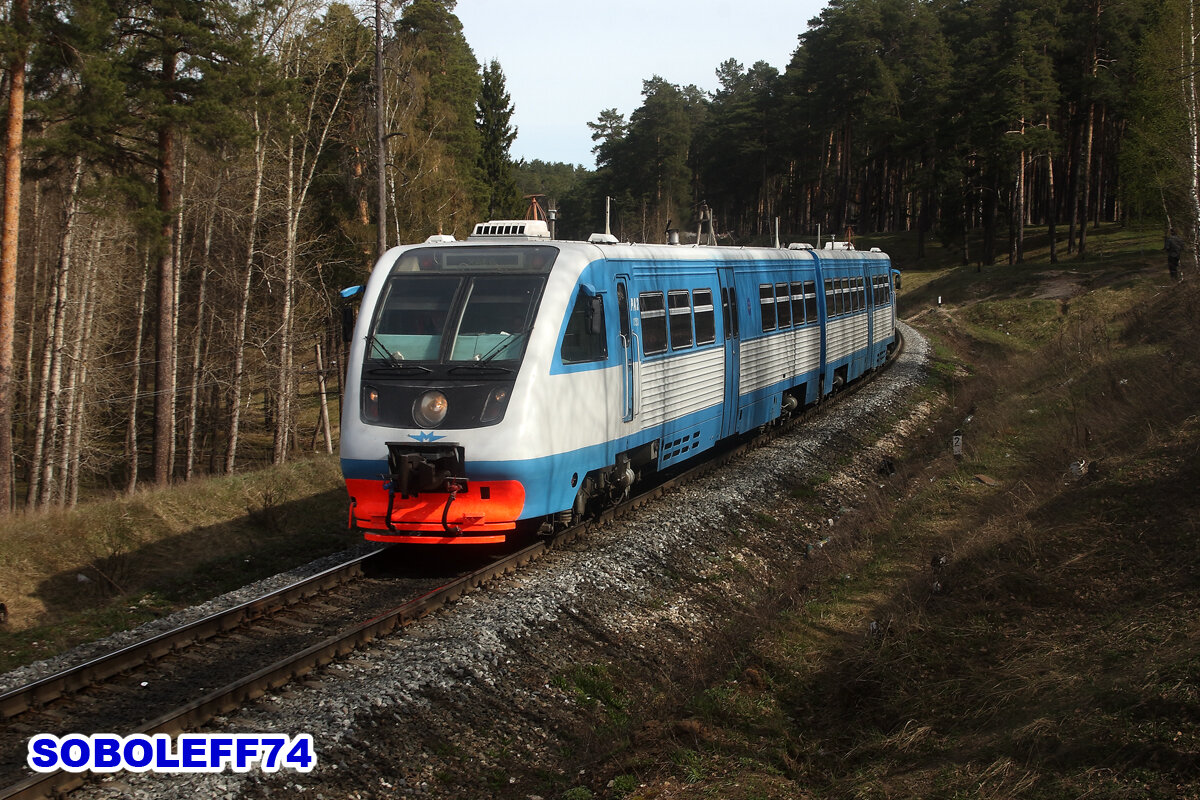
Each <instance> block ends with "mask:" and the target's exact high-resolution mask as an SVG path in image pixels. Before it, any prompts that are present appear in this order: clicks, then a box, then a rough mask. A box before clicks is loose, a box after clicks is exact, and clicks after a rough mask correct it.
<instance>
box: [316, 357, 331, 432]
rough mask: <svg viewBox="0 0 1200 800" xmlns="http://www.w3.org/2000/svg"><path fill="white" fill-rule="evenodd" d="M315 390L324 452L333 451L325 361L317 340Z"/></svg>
mask: <svg viewBox="0 0 1200 800" xmlns="http://www.w3.org/2000/svg"><path fill="white" fill-rule="evenodd" d="M317 390H318V391H319V392H320V393H321V430H322V431H324V433H325V452H326V453H330V454H332V453H333V432H332V431H331V430H330V429H329V398H328V397H326V396H325V362H324V361H322V360H321V343H320V342H317Z"/></svg>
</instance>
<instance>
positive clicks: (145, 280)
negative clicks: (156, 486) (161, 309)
mask: <svg viewBox="0 0 1200 800" xmlns="http://www.w3.org/2000/svg"><path fill="white" fill-rule="evenodd" d="M149 286H150V256H149V254H148V253H147V254H146V255H145V257H144V258H143V259H142V289H141V291H140V292H138V307H137V332H136V333H135V334H134V337H133V376H132V378H133V386H132V388H131V389H130V392H129V419H128V423H127V427H126V429H125V460H126V462H127V463H128V464H129V479H128V480H127V481H126V482H125V491H126V492H129V493H130V494H133V492H134V490H135V489H137V482H138V393H139V392H140V391H141V388H142V340H143V339H144V337H145V331H146V325H145V319H146V290H147V289H148V288H149Z"/></svg>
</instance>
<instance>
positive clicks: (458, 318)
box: [340, 219, 899, 544]
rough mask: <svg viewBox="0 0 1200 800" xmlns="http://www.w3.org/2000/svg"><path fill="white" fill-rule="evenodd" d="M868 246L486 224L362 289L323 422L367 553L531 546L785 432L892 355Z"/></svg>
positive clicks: (885, 274)
mask: <svg viewBox="0 0 1200 800" xmlns="http://www.w3.org/2000/svg"><path fill="white" fill-rule="evenodd" d="M898 282H899V272H898V271H897V270H895V269H893V268H892V265H891V261H890V259H889V257H888V256H887V255H886V254H885V253H882V252H880V251H879V250H878V249H876V248H871V249H870V250H857V249H854V248H853V246H852V245H850V244H849V243H845V242H839V243H827V244H826V246H825V247H824V248H813V247H812V246H811V245H806V244H790V245H788V246H786V247H780V246H776V247H728V246H715V245H712V246H710V245H704V246H701V245H698V244H697V245H680V244H633V243H623V242H620V241H618V240H617V239H616V238H615V237H613V236H612V235H610V234H594V235H592V236H591V237H590V238H589V239H588V241H586V242H584V241H563V240H558V239H554V238H552V237H551V234H550V230H549V227H548V225H547V223H546V222H545V221H544V220H539V219H533V220H493V221H489V222H483V223H479V224H477V225H475V226H474V228H473V230H472V231H471V233H470V234H469V235H468V237H467V238H466V239H465V240H462V241H456V240H455V239H454V238H452V237H449V236H434V237H430V239H428V240H427V241H425V242H423V243H420V244H414V245H406V246H401V247H395V248H392V249H390V250H388V251H387V252H386V253H385V254H384V255H383V256H382V257H381V258H380V259H379V261H378V263H377V264H376V266H375V267H374V269H373V271H372V273H371V276H370V278H369V279H368V281H367V283H366V284H365V286H363V287H359V288H360V289H361V291H360V292H359V295H358V296H359V307H358V313H357V320H356V321H355V322H353V334H352V336H351V340H350V343H349V355H348V362H347V372H346V389H345V397H344V401H343V407H342V421H341V453H340V455H341V466H342V472H343V475H344V478H345V483H346V490H347V493H348V495H349V498H350V501H349V502H350V508H349V525H350V527H351V528H353V529H357V530H358V531H361V532H362V534H363V535H364V536H365V537H366V539H368V540H372V541H379V542H400V543H429V544H488V543H500V542H504V541H506V540H507V539H509V538H510V537H513V536H514V535H517V534H521V535H529V534H537V533H541V534H546V533H550V532H553V531H555V530H557V529H560V528H561V527H563V526H565V525H569V524H571V523H572V522H573V521H577V520H578V519H580V518H582V517H583V516H584V515H586V514H588V513H590V512H591V511H593V510H595V509H596V508H598V507H600V506H604V505H608V504H612V503H615V502H619V501H620V500H621V498H623V497H625V496H626V495H627V494H628V493H629V491H630V488H631V487H633V486H634V485H635V484H636V483H637V482H638V481H639V480H640V479H641V478H643V477H648V476H650V475H651V474H653V473H657V472H661V471H665V470H670V469H671V468H672V467H675V466H676V465H679V464H683V463H686V462H687V461H689V460H691V459H695V458H696V457H697V456H700V455H701V454H703V453H705V452H707V451H710V450H712V449H713V448H714V447H716V446H717V445H718V444H719V443H721V442H724V441H726V440H729V439H731V438H735V437H739V436H741V435H743V434H747V433H749V432H752V431H755V430H756V429H759V428H762V427H764V426H768V425H772V424H775V423H777V422H780V421H781V420H786V419H787V418H788V417H790V416H792V415H794V414H795V413H797V412H798V411H800V410H802V409H804V408H806V407H808V406H811V405H813V404H815V403H818V402H820V401H821V400H822V399H823V398H826V397H827V396H829V395H830V394H832V393H833V392H836V391H838V390H839V389H840V388H842V387H844V386H845V385H846V384H848V383H850V382H851V381H854V380H856V379H857V378H859V377H861V376H862V375H864V374H865V373H868V372H870V371H872V370H875V369H878V368H879V367H881V366H882V365H884V363H885V361H886V359H887V357H888V353H889V352H890V351H891V350H892V349H894V348H895V347H896V346H897V343H898V334H897V330H896V301H895V297H896V289H897V286H898Z"/></svg>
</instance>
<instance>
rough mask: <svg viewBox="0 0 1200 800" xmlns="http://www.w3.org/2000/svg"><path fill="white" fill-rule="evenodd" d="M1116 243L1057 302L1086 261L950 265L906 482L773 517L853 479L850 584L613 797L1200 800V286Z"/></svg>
mask: <svg viewBox="0 0 1200 800" xmlns="http://www.w3.org/2000/svg"><path fill="white" fill-rule="evenodd" d="M1115 236H1116V238H1115V240H1113V241H1110V242H1108V245H1109V246H1108V247H1107V248H1106V250H1105V252H1106V253H1107V254H1108V255H1106V257H1105V258H1104V259H1099V258H1097V259H1095V260H1094V261H1093V262H1091V263H1090V264H1086V265H1082V266H1080V265H1068V266H1069V267H1072V268H1073V274H1072V275H1070V276H1069V277H1070V280H1069V281H1068V283H1069V284H1070V285H1071V286H1073V287H1075V288H1072V289H1070V291H1073V292H1079V293H1077V294H1072V295H1070V296H1068V297H1057V296H1056V297H1045V296H1039V295H1045V294H1046V288H1045V287H1047V286H1052V287H1054V288H1053V291H1052V292H1051V294H1053V293H1054V292H1061V291H1063V290H1064V289H1063V286H1064V284H1063V275H1062V274H1061V273H1062V267H1063V265H1059V266H1058V267H1056V268H1055V269H1053V270H1048V269H1046V268H1045V266H1044V265H1043V266H1042V267H1041V270H1042V271H1041V272H1039V268H1038V267H1037V266H1036V265H1027V266H1024V267H1021V268H1019V270H1013V272H1019V273H1020V274H1016V275H1012V274H1010V275H998V274H997V273H999V272H1001V271H1002V270H1003V268H984V269H983V270H982V271H981V272H979V273H975V272H974V270H973V269H972V270H961V271H957V272H953V273H952V272H949V271H944V270H943V271H941V272H938V271H931V273H930V274H929V275H928V276H926V277H928V280H927V281H926V282H925V285H924V286H922V287H920V288H919V289H918V292H919V293H920V294H922V295H924V296H935V295H936V294H938V293H940V294H942V295H943V297H944V299H948V298H950V297H953V298H954V301H953V303H944V304H943V306H941V307H940V308H936V307H928V308H926V310H925V311H923V312H920V314H919V324H920V325H921V326H922V327H923V328H924V329H925V330H926V331H927V332H928V333H930V335H932V336H933V338H934V341H935V344H936V352H937V356H936V359H935V363H934V365H933V370H932V376H933V377H932V380H933V382H934V385H933V386H931V388H930V392H929V402H930V403H931V404H933V405H934V406H935V411H934V413H933V414H932V415H931V418H930V421H929V422H928V424H926V425H925V426H923V428H924V429H921V428H918V429H917V430H916V431H914V432H913V433H912V434H911V435H909V436H908V437H907V438H906V439H905V442H904V445H903V448H902V449H901V448H899V447H897V448H896V449H895V458H894V462H895V466H896V474H895V475H892V476H891V477H889V478H887V479H886V480H882V481H879V482H881V483H883V486H882V487H879V486H878V483H879V482H864V481H850V482H849V483H844V484H841V485H839V484H838V482H832V483H827V484H826V485H825V486H824V487H819V488H818V489H817V490H816V491H813V490H811V489H810V490H805V489H804V487H794V488H793V489H792V491H790V492H789V497H790V502H789V504H788V507H787V508H786V509H780V510H772V512H771V514H772V516H773V517H774V519H775V523H774V524H775V525H776V526H779V527H780V528H786V527H787V526H788V525H795V526H802V525H803V524H804V522H805V520H809V521H811V520H814V519H822V518H824V516H825V512H824V510H823V507H824V506H823V503H822V501H825V502H826V503H827V502H829V501H830V500H831V496H830V494H829V492H834V493H841V496H843V497H846V496H853V497H854V501H853V503H844V504H845V505H853V506H854V508H855V511H854V513H853V515H852V519H847V520H846V521H845V522H844V523H839V531H838V534H839V535H838V536H835V539H834V541H835V542H837V543H838V546H837V547H836V548H826V549H825V550H823V551H822V553H821V555H822V558H823V559H828V567H827V568H826V569H824V570H823V571H822V572H823V575H824V577H821V576H819V575H814V574H812V567H813V562H805V564H804V567H803V569H804V570H805V576H806V577H805V578H804V579H803V582H804V583H807V586H806V588H803V589H802V588H801V585H802V584H801V579H799V578H797V579H796V580H795V581H793V582H792V583H791V584H789V585H790V586H791V587H792V588H791V589H790V590H789V591H793V592H794V596H793V598H792V599H793V602H794V604H795V605H794V607H793V608H791V609H790V610H784V611H780V606H778V605H775V604H772V606H771V607H770V608H767V607H764V608H763V609H762V610H763V614H762V616H761V617H760V618H759V620H758V623H757V624H758V628H757V630H758V635H757V636H746V635H745V634H744V633H743V643H742V645H740V646H737V645H736V644H735V645H733V646H732V648H730V645H731V643H730V642H726V643H722V644H720V645H719V646H717V647H715V648H713V652H714V654H715V655H714V657H712V658H711V659H710V661H709V662H708V665H707V668H708V671H707V675H708V678H707V681H704V680H699V679H697V680H696V681H695V683H696V686H697V688H696V689H695V691H693V692H692V694H691V695H690V697H688V698H684V699H681V700H680V702H679V704H678V705H677V706H674V707H672V706H671V704H669V703H666V704H660V705H659V706H657V707H656V708H655V709H654V711H652V712H650V713H651V714H656V715H658V716H657V719H655V720H653V721H652V722H651V723H646V722H645V721H642V722H640V724H641V725H642V730H647V729H648V730H652V731H660V732H663V733H662V735H661V736H659V737H653V736H652V737H649V739H648V740H645V739H644V740H643V741H641V742H640V743H639V746H638V747H636V748H633V751H632V752H630V751H628V750H626V751H623V752H621V754H620V755H619V756H618V757H615V758H613V759H612V762H611V766H610V770H609V772H607V773H606V772H604V771H601V772H600V774H599V776H598V777H597V779H596V781H595V785H594V786H593V788H594V790H595V792H594V794H595V796H596V797H597V798H600V797H619V796H620V797H630V798H638V799H639V800H649V798H667V797H670V798H702V797H722V798H735V799H737V798H746V800H749V799H750V798H785V797H787V798H790V797H813V798H825V797H829V798H835V797H836V798H843V797H864V798H865V797H922V798H1011V797H1023V798H1025V797H1031V798H1041V797H1044V798H1060V797H1083V796H1087V797H1099V798H1126V797H1145V798H1156V797H1162V798H1168V797H1171V798H1176V797H1184V798H1186V797H1200V689H1198V686H1197V676H1198V675H1200V622H1198V620H1200V614H1198V613H1197V612H1198V611H1200V591H1197V590H1200V578H1198V577H1197V576H1200V522H1197V520H1200V493H1198V492H1197V488H1198V487H1200V413H1198V412H1200V397H1198V396H1197V394H1196V392H1195V389H1194V387H1195V386H1196V385H1197V381H1198V379H1200V356H1197V353H1196V347H1195V342H1196V341H1198V340H1200V315H1198V314H1197V313H1196V311H1195V309H1197V308H1200V291H1198V290H1197V284H1195V283H1192V284H1188V285H1185V286H1184V287H1183V288H1182V289H1180V288H1179V287H1174V286H1171V287H1167V286H1166V285H1165V283H1166V282H1165V280H1164V278H1165V275H1163V274H1159V273H1162V272H1165V270H1164V269H1162V268H1161V265H1160V264H1158V262H1157V258H1158V256H1157V254H1155V255H1153V256H1152V257H1151V260H1145V259H1143V260H1142V261H1138V260H1137V257H1136V250H1137V248H1138V247H1140V246H1141V245H1139V244H1138V241H1139V240H1138V237H1137V236H1136V235H1130V234H1128V233H1126V232H1119V233H1117V234H1115ZM1047 273H1053V274H1047ZM914 283H919V282H914ZM906 285H908V284H906ZM981 298H988V299H986V300H981ZM910 301H911V298H910ZM910 308H911V307H910ZM955 429H960V430H962V431H963V432H964V435H965V439H966V448H965V454H964V457H963V458H962V459H961V460H957V461H956V460H955V459H954V458H953V457H952V456H951V454H950V453H949V441H950V434H951V432H952V431H954V430H955ZM1080 461H1082V462H1084V463H1085V464H1086V466H1087V471H1086V473H1085V474H1083V475H1081V476H1077V475H1076V474H1075V473H1074V472H1072V469H1071V465H1072V464H1073V463H1074V464H1076V465H1078V464H1079V463H1080ZM1076 471H1079V470H1078V469H1077V470H1076ZM979 476H984V477H986V478H987V481H984V480H982V479H981V478H980V477H979ZM851 531H853V533H851ZM943 559H944V562H943ZM733 627H736V628H738V629H740V630H742V631H743V632H744V631H745V628H746V627H747V618H746V617H745V616H743V617H741V618H740V619H739V620H738V622H737V624H736V625H735V626H733ZM750 675H752V676H753V678H752V679H751V678H748V676H750ZM635 705H636V704H635ZM688 719H692V720H698V721H697V722H696V723H695V724H696V725H699V726H700V727H699V728H697V729H695V730H692V731H690V732H689V731H681V730H680V729H679V725H678V721H679V720H688ZM672 720H675V721H674V722H673V721H672ZM633 724H639V723H638V721H637V720H634V721H633ZM680 742H689V743H690V744H689V745H688V746H687V751H686V757H678V756H677V757H673V758H672V757H669V754H670V753H671V752H672V749H671V748H672V747H674V748H678V747H679V746H680V745H679V743H680ZM613 775H623V776H629V775H633V776H635V777H636V784H637V787H638V788H636V789H634V790H632V791H629V792H624V793H621V794H617V793H614V792H613V791H612V790H606V789H605V784H604V782H603V781H604V778H605V777H612V776H613Z"/></svg>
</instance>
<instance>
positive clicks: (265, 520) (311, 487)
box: [0, 456, 361, 670]
mask: <svg viewBox="0 0 1200 800" xmlns="http://www.w3.org/2000/svg"><path fill="white" fill-rule="evenodd" d="M345 520H346V493H345V489H344V488H342V483H341V473H340V470H339V469H338V463H337V459H336V458H334V457H331V456H315V457H312V458H308V459H304V460H300V461H295V462H292V463H290V464H287V465H285V466H283V467H279V468H269V469H263V470H258V471H255V472H247V473H242V474H238V475H234V476H230V477H220V478H211V479H207V480H199V481H195V482H193V483H191V484H188V485H183V486H177V487H173V488H169V489H160V490H145V491H139V492H138V493H136V494H134V495H133V496H131V497H124V498H119V499H116V500H108V501H96V502H91V503H84V504H81V505H80V506H79V507H77V508H75V509H72V510H69V511H54V512H49V513H31V514H23V515H18V516H16V517H13V518H12V519H8V520H3V521H2V522H0V601H2V602H4V603H5V605H6V606H7V609H8V622H7V624H5V625H4V626H3V627H2V628H0V670H5V669H11V668H12V667H15V666H17V665H20V664H24V663H28V662H29V661H32V660H35V659H38V658H44V657H46V656H50V655H54V654H55V653H58V652H61V651H63V650H66V649H68V648H70V647H72V646H74V645H76V644H78V643H80V642H83V641H88V640H91V639H95V638H99V637H100V636H103V635H106V634H108V633H110V632H112V631H114V630H124V629H126V628H129V627H133V626H135V625H138V624H140V623H142V622H145V621H146V620H148V619H152V618H154V617H156V616H161V615H163V614H166V613H170V612H171V611H173V610H175V609H177V608H180V607H183V606H187V605H190V604H192V603H195V602H197V601H200V600H205V599H208V598H209V597H213V596H215V595H217V594H220V593H221V592H224V591H228V590H230V589H234V588H237V587H239V586H243V585H245V584H246V583H250V582H253V581H255V580H258V579H260V578H263V577H266V576H269V575H274V574H276V573H278V572H281V571H283V570H286V569H289V568H291V567H294V566H297V565H300V564H304V563H306V562H308V561H310V560H312V559H314V558H317V557H318V556H321V555H325V554H327V553H330V552H335V551H337V550H341V549H344V548H346V547H348V546H350V545H351V544H355V543H358V542H359V541H361V538H360V537H358V536H355V535H353V534H351V533H350V532H349V531H347V530H346V524H345Z"/></svg>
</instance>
